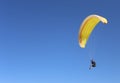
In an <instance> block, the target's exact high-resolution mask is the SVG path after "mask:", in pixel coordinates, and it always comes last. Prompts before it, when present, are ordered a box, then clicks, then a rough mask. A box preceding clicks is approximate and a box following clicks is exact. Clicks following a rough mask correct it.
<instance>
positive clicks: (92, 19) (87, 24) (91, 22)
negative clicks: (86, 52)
mask: <svg viewBox="0 0 120 83" xmlns="http://www.w3.org/2000/svg"><path fill="white" fill-rule="evenodd" d="M100 21H101V22H102V23H104V24H107V19H106V18H104V17H102V16H99V15H90V16H88V17H86V18H85V20H84V21H83V23H82V24H81V26H80V31H79V38H78V39H79V45H80V47H81V48H85V46H86V43H87V41H88V38H89V36H90V34H91V32H92V31H93V29H94V28H95V26H96V25H97V24H98V23H99V22H100Z"/></svg>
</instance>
